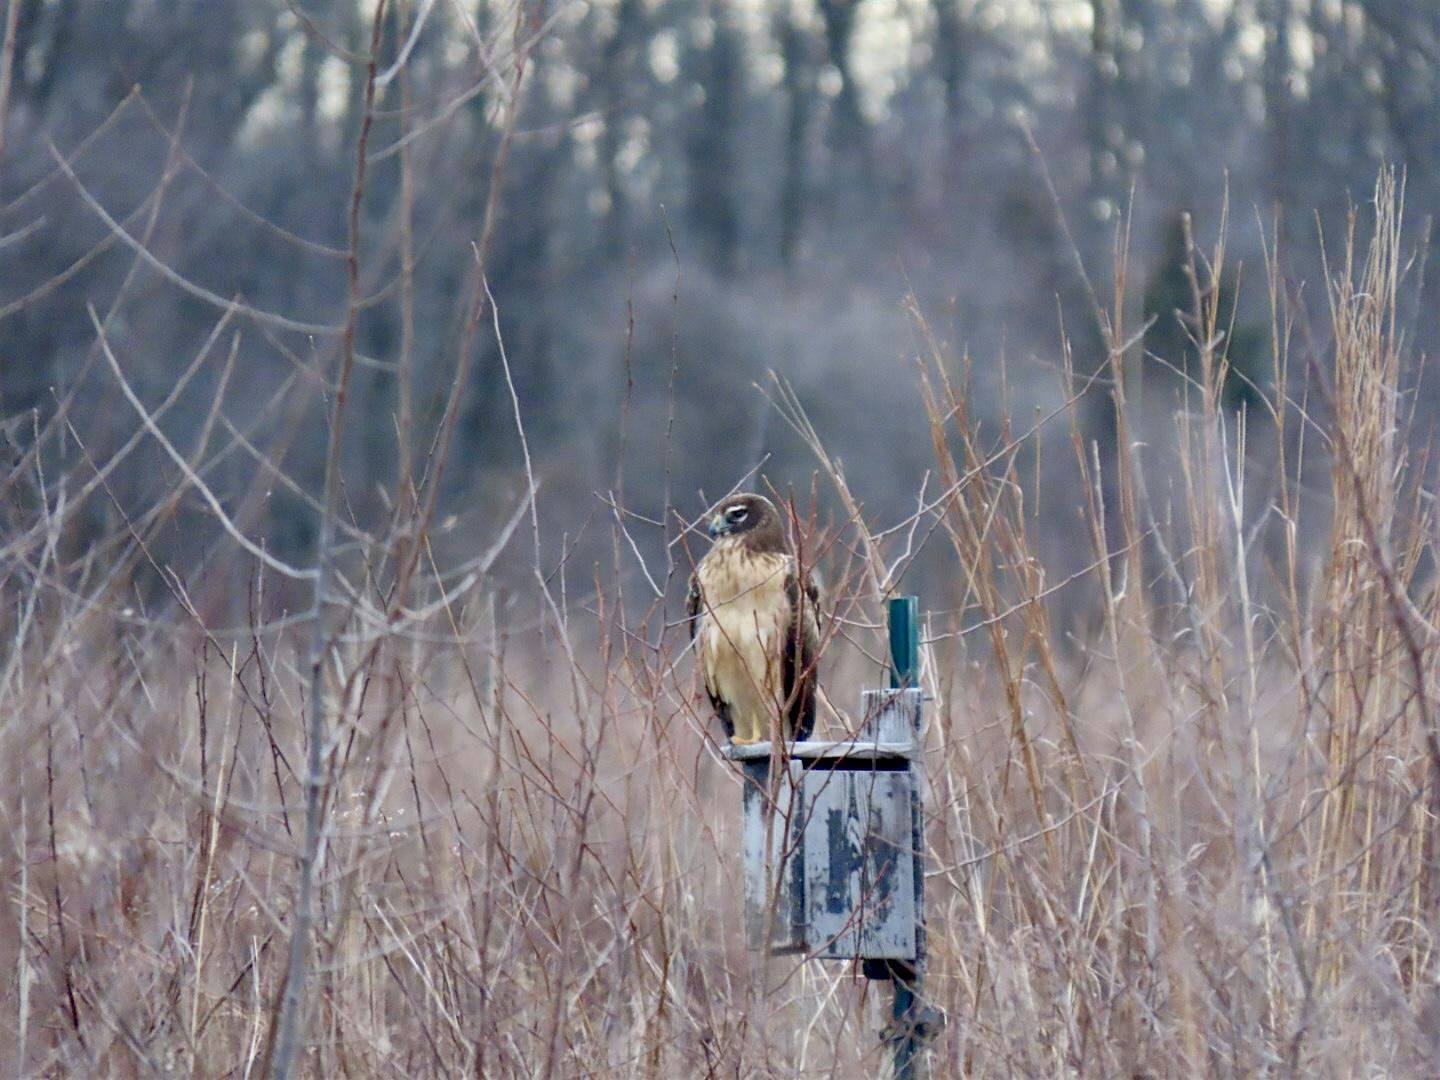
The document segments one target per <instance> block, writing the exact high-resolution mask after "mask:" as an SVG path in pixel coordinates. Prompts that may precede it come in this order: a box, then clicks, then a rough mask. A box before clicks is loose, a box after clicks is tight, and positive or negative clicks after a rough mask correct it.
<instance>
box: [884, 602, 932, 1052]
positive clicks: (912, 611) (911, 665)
mask: <svg viewBox="0 0 1440 1080" xmlns="http://www.w3.org/2000/svg"><path fill="white" fill-rule="evenodd" d="M919 606H920V601H919V598H918V597H915V596H897V597H894V598H893V599H891V601H890V603H889V612H888V614H889V619H888V622H889V628H890V686H891V688H892V689H896V690H899V689H906V688H911V687H914V686H917V685H918V684H919V682H920V619H919ZM919 737H920V733H919V732H918V731H916V732H914V733H913V738H915V739H916V740H917V741H918V739H919ZM917 762H918V759H914V760H912V762H911V765H910V769H911V775H912V776H913V777H914V778H915V781H916V783H915V788H914V792H915V794H914V796H913V799H914V804H913V806H912V814H911V817H912V827H911V834H912V841H913V843H914V847H915V851H914V857H915V918H916V926H915V946H916V948H915V963H914V964H913V965H911V964H907V963H905V962H904V961H898V960H891V961H889V962H888V965H887V966H888V967H889V969H890V970H889V976H890V982H891V986H892V987H893V988H894V992H895V999H894V1002H893V1003H892V1004H891V1008H890V1016H891V1021H890V1028H889V1031H888V1032H887V1036H888V1038H889V1040H890V1042H891V1044H892V1046H893V1047H894V1051H895V1077H896V1080H923V1078H924V1075H925V1062H924V1059H923V1056H922V1055H923V1053H924V1043H923V1041H922V1039H923V1036H922V1033H921V1028H922V1026H924V1025H923V1024H922V1020H921V1017H922V1009H921V1006H920V1004H919V1001H918V995H919V993H920V986H921V979H922V975H923V970H924V963H925V893H924V885H925V866H924V844H925V839H924V835H925V834H924V822H923V815H922V813H921V810H920V784H919V768H920V767H919V765H918V763H917Z"/></svg>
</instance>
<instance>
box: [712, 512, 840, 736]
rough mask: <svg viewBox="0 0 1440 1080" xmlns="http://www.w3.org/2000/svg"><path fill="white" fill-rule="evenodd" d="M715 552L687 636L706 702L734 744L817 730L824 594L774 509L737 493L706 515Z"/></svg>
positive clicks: (808, 733) (801, 734)
mask: <svg viewBox="0 0 1440 1080" xmlns="http://www.w3.org/2000/svg"><path fill="white" fill-rule="evenodd" d="M709 532H710V538H711V540H713V541H714V544H713V545H712V547H711V548H710V550H709V551H708V552H706V553H705V557H704V558H703V559H701V560H700V563H699V565H698V566H696V568H695V573H694V574H693V575H691V578H690V596H689V603H688V610H689V614H690V636H691V638H692V640H694V639H698V647H697V649H696V653H697V656H698V658H699V664H700V673H701V675H702V677H703V678H704V680H705V690H706V692H707V693H708V694H709V695H710V704H711V705H713V706H714V708H715V713H716V715H717V716H719V717H720V723H721V724H722V725H723V726H724V728H725V734H726V735H727V736H729V738H730V741H731V742H732V743H733V744H734V745H736V746H741V745H744V744H747V743H755V742H760V741H762V740H765V739H769V738H771V730H772V724H773V723H774V721H775V720H776V719H782V723H781V724H780V732H781V734H782V737H783V738H786V739H806V738H809V737H810V732H811V731H812V730H813V729H814V727H815V675H816V669H817V666H818V664H817V659H818V655H819V651H820V634H819V629H818V626H817V623H816V606H817V601H818V600H819V593H818V591H817V590H816V588H815V583H814V581H813V580H812V579H811V577H810V575H809V574H808V573H805V574H803V575H802V574H801V572H800V570H799V568H798V567H797V566H796V563H795V556H794V555H793V554H791V552H790V548H789V545H788V544H787V543H786V540H785V529H784V524H783V523H782V521H781V520H780V514H779V512H778V511H777V510H776V509H775V505H774V503H772V502H771V501H770V500H769V499H767V498H765V497H764V496H762V495H734V496H732V497H730V498H728V499H726V500H725V501H724V502H722V503H720V505H719V506H717V507H716V508H715V511H714V513H713V514H712V515H711V517H710V528H709Z"/></svg>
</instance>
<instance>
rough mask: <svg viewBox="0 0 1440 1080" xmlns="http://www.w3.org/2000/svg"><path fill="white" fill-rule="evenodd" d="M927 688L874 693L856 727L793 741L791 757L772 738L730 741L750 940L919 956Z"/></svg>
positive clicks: (855, 954) (828, 952) (875, 955)
mask: <svg viewBox="0 0 1440 1080" xmlns="http://www.w3.org/2000/svg"><path fill="white" fill-rule="evenodd" d="M922 696H923V695H922V694H921V692H920V691H919V690H912V689H906V690H889V691H871V692H868V693H866V695H865V710H866V711H865V722H864V724H863V726H862V727H861V730H860V733H859V734H858V735H856V736H855V737H853V738H850V739H845V740H842V741H838V742H819V741H815V742H800V743H794V744H791V746H789V747H788V753H787V754H786V755H785V757H784V758H783V759H781V758H777V757H775V756H774V755H772V748H771V746H770V745H769V744H768V743H759V744H755V745H752V746H741V747H734V748H732V750H731V757H733V758H736V759H738V760H739V761H741V762H742V764H743V767H744V773H745V793H744V815H745V839H744V851H745V912H746V918H745V921H746V931H747V936H748V938H749V942H750V945H751V947H752V948H757V949H760V948H769V949H770V950H771V951H775V952H799V951H804V952H809V953H812V954H814V955H816V956H819V957H825V958H831V959H846V960H848V959H854V958H859V959H875V960H912V961H913V960H916V959H918V957H919V955H920V953H921V951H922V950H923V933H922V931H921V930H920V922H921V911H922V906H923V905H922V898H923V887H924V877H923V866H922V863H921V851H922V850H923V844H922V838H921V828H922V820H921V812H920V798H921V790H920V786H921V778H920V772H919V769H920V766H919V763H918V761H917V748H918V746H919V730H920V716H921V714H920V709H921V702H922ZM772 769H778V770H780V771H779V772H778V773H772ZM767 931H768V933H767Z"/></svg>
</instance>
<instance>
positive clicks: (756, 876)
mask: <svg viewBox="0 0 1440 1080" xmlns="http://www.w3.org/2000/svg"><path fill="white" fill-rule="evenodd" d="M801 770H802V766H801V764H800V762H798V761H792V762H790V768H789V770H788V777H781V778H780V779H779V782H778V783H777V784H772V783H771V778H770V761H769V758H768V757H767V758H765V759H763V760H748V761H745V762H744V771H745V790H744V793H743V795H742V805H743V811H744V823H745V828H744V838H743V847H744V851H745V936H746V939H747V940H748V942H749V945H750V948H752V949H764V948H766V947H767V942H766V930H767V928H768V930H769V942H768V947H769V949H770V951H771V952H797V951H801V950H803V949H804V948H805V927H804V922H803V916H804V909H803V907H802V905H803V902H804V877H803V869H804V868H803V866H802V862H801V857H800V851H799V841H800V826H801V821H800V818H801V814H800V791H801V786H800V785H801V779H800V777H801Z"/></svg>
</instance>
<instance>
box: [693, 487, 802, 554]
mask: <svg viewBox="0 0 1440 1080" xmlns="http://www.w3.org/2000/svg"><path fill="white" fill-rule="evenodd" d="M707 531H708V532H709V533H710V539H712V540H716V541H718V540H721V539H724V538H726V537H737V538H739V537H743V538H745V539H746V540H747V541H750V542H761V541H764V542H767V546H768V545H769V544H774V545H777V546H779V547H781V548H783V547H784V542H785V541H784V537H785V534H784V530H783V529H782V528H781V524H780V514H779V511H777V510H776V509H775V504H774V503H772V502H771V501H770V500H769V499H767V498H765V496H763V495H751V494H741V495H732V496H730V497H729V498H728V499H725V500H724V501H723V502H721V503H720V504H719V505H718V506H716V507H715V509H714V511H712V512H711V514H710V524H709V527H708V529H707Z"/></svg>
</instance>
